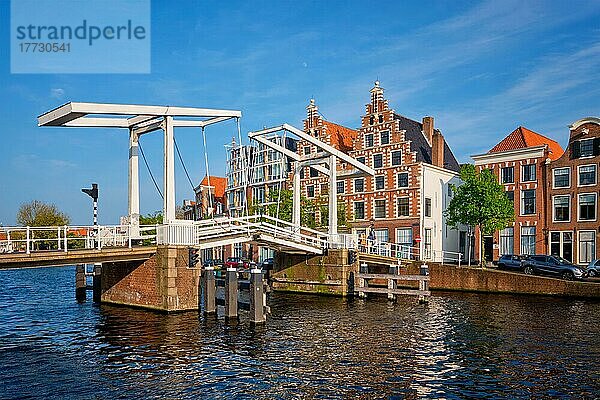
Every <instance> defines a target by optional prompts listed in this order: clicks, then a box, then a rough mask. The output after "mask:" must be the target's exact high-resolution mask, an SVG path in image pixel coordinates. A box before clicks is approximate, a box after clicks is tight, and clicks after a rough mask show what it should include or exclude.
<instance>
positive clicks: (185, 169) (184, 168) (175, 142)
mask: <svg viewBox="0 0 600 400" xmlns="http://www.w3.org/2000/svg"><path fill="white" fill-rule="evenodd" d="M202 129H204V128H202ZM173 143H174V144H175V150H177V155H178V156H179V161H181V165H182V166H183V170H184V171H185V176H187V179H188V182H189V183H190V186H191V187H192V191H194V184H193V183H192V179H191V178H190V174H189V173H188V170H187V168H186V166H185V163H184V162H183V158H182V157H181V152H180V151H179V146H177V140H175V135H173Z"/></svg>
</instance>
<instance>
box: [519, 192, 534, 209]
mask: <svg viewBox="0 0 600 400" xmlns="http://www.w3.org/2000/svg"><path fill="white" fill-rule="evenodd" d="M521 214H522V215H528V214H535V190H523V191H521Z"/></svg>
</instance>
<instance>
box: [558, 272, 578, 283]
mask: <svg viewBox="0 0 600 400" xmlns="http://www.w3.org/2000/svg"><path fill="white" fill-rule="evenodd" d="M560 276H561V278H563V279H564V280H566V281H572V280H573V279H575V276H574V275H573V273H572V272H569V271H565V272H563V273H562V274H561V275H560Z"/></svg>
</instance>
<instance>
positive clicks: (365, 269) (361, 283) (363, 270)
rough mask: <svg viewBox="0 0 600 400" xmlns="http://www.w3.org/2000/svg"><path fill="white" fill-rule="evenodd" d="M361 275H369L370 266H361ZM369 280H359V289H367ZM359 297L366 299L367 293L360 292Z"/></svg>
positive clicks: (363, 264) (365, 264)
mask: <svg viewBox="0 0 600 400" xmlns="http://www.w3.org/2000/svg"><path fill="white" fill-rule="evenodd" d="M360 273H361V274H368V273H369V266H368V265H367V263H362V264H360ZM367 286H368V285H367V280H366V279H365V278H358V287H359V288H364V287H367ZM358 297H360V298H363V299H364V298H366V297H367V294H366V293H365V292H358Z"/></svg>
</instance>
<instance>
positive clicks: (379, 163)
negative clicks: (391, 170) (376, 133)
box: [373, 154, 383, 168]
mask: <svg viewBox="0 0 600 400" xmlns="http://www.w3.org/2000/svg"><path fill="white" fill-rule="evenodd" d="M381 167H383V155H382V154H375V155H374V156H373V168H381Z"/></svg>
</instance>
